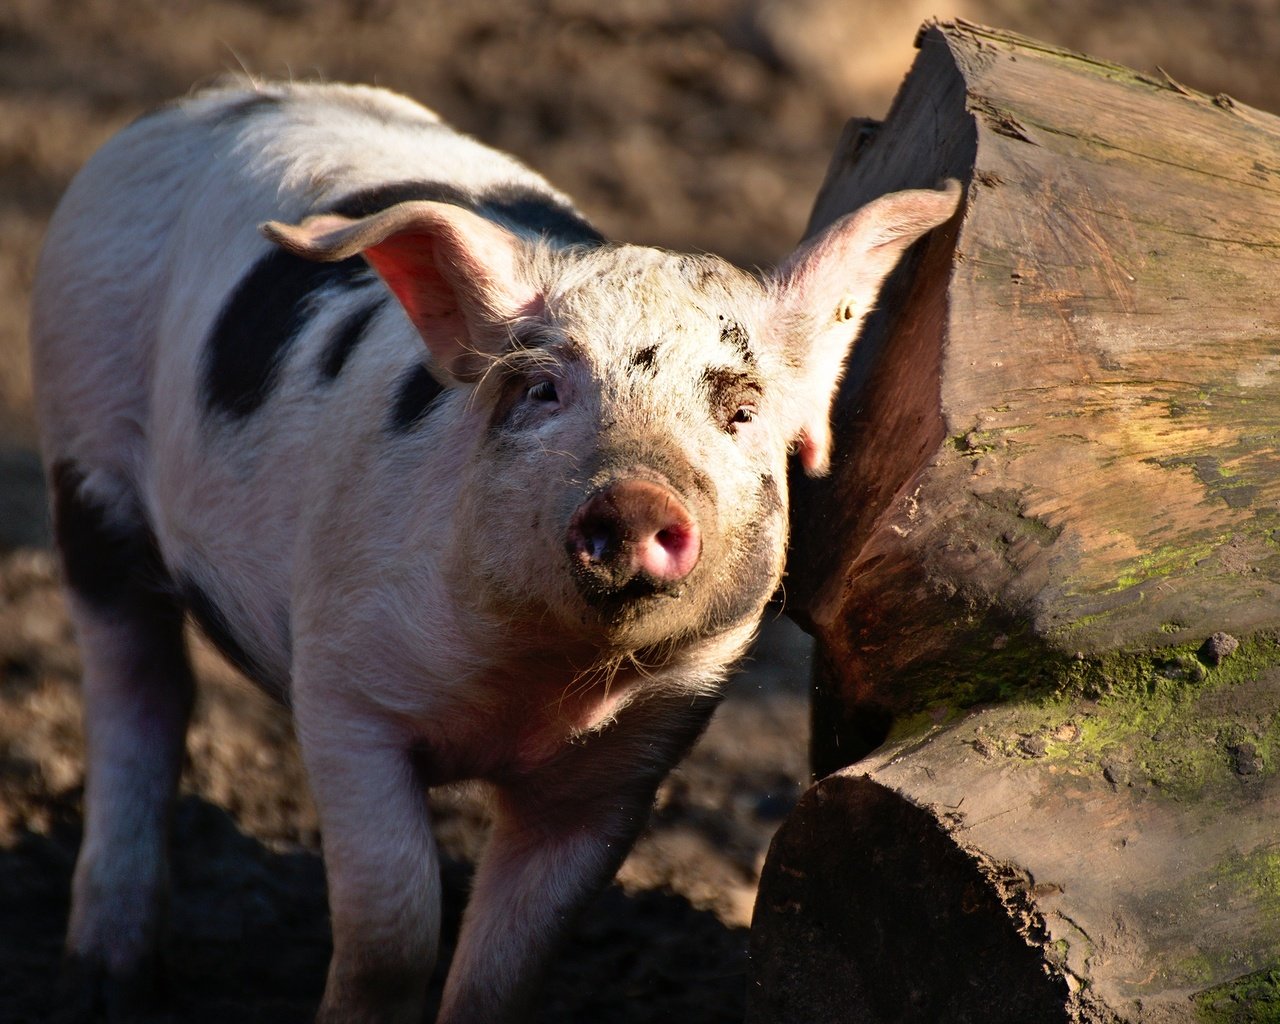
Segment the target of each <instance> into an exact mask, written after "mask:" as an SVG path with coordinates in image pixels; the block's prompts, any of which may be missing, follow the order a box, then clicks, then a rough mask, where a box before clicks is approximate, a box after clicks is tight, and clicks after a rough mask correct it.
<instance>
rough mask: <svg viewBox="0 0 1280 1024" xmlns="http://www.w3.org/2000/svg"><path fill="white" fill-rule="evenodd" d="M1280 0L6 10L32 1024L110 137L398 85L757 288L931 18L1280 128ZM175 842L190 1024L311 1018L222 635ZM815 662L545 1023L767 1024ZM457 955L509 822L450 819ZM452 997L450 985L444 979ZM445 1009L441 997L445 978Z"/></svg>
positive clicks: (5, 810)
mask: <svg viewBox="0 0 1280 1024" xmlns="http://www.w3.org/2000/svg"><path fill="white" fill-rule="evenodd" d="M1271 8H1272V5H1271V4H1270V2H1269V0H1209V2H1203V0H1173V2H1169V0H1164V2H1160V0H1141V2H1136V3H1131V4H1128V5H1114V4H1104V3H1102V2H1101V0H1087V2H1083V3H1078V4H1070V5H1068V4H1059V3H1050V2H1048V0H1043V2H1033V0H961V2H960V3H959V4H958V5H957V4H933V3H928V2H920V0H897V2H889V0H864V2H858V0H791V2H787V0H690V2H685V3H682V2H680V0H615V2H612V3H594V2H591V0H541V2H536V3H535V2H528V3H521V2H517V0H483V2H475V3H471V4H466V5H463V4H446V3H443V2H421V3H416V4H414V3H408V2H397V0H240V2H235V0H214V2H208V3H198V2H195V0H108V2H100V3H94V4H86V3H83V2H81V0H7V2H6V3H4V4H0V1024H8V1022H15V1024H16V1022H26V1021H41V1020H44V1019H45V1016H46V1011H45V1007H46V1005H47V998H48V993H49V991H50V987H51V985H52V983H53V979H54V977H55V974H56V970H57V964H58V951H59V946H60V942H61V937H62V932H63V930H64V928H65V921H66V913H67V889H68V884H69V878H70V872H71V868H72V864H73V860H74V856H75V851H76V846H77V842H78V838H79V827H80V795H81V786H82V781H83V779H82V760H81V731H80V725H79V718H78V715H79V708H78V694H77V678H78V665H79V662H78V657H77V654H76V652H75V648H74V644H73V640H72V637H71V634H70V630H69V626H68V623H67V619H66V616H65V612H64V609H63V605H62V601H61V598H60V596H59V594H58V592H57V582H56V577H57V571H56V568H55V565H54V562H53V559H52V557H51V555H50V554H49V552H48V550H47V536H48V531H47V520H46V517H45V513H44V497H43V490H42V486H41V482H40V472H39V461H38V458H37V456H36V454H35V451H36V438H35V433H34V428H33V425H32V414H31V398H30V376H29V372H28V369H27V362H26V328H25V320H26V304H27V296H28V293H29V290H30V284H31V276H32V273H33V267H34V262H35V256H36V252H37V250H38V246H39V240H40V237H41V234H42V232H43V228H44V224H45V222H46V221H47V219H48V216H49V214H50V212H51V211H52V208H53V206H54V204H55V203H56V201H57V198H58V196H59V195H60V194H61V192H62V190H63V189H64V188H65V186H66V184H67V182H68V181H69V180H70V177H71V176H72V174H74V172H75V171H76V169H77V168H78V167H79V166H80V164H81V163H83V161H84V160H85V159H86V158H87V156H88V155H89V154H90V153H91V152H92V150H93V149H94V148H95V147H96V146H97V145H98V144H100V143H101V142H102V141H103V140H104V139H105V138H106V137H107V136H108V135H110V134H111V133H112V132H113V131H115V130H116V129H118V128H119V127H120V126H122V125H123V124H125V123H126V122H128V121H129V120H130V119H132V118H133V117H135V116H136V115H137V114H139V113H140V112H142V111H144V110H146V109H147V108H149V107H151V106H153V105H155V104H157V103H159V102H162V101H164V100H166V99H168V98H170V97H172V96H175V95H181V94H183V93H186V92H187V91H189V90H190V89H191V88H192V87H193V85H198V84H200V83H204V82H208V81H210V80H212V79H214V78H216V77H217V76H219V75H220V74H223V73H226V72H228V71H237V70H241V69H244V70H248V71H250V72H252V73H254V74H259V75H263V76H293V77H298V78H309V77H316V76H322V77H325V78H329V79H338V80H360V81H372V82H376V83H378V84H382V85H385V86H389V87H392V88H395V89H398V90H400V91H403V92H406V93H408V94H410V95H412V96H414V97H415V98H418V99H420V100H422V101H423V102H426V103H428V104H429V105H431V106H434V107H435V108H437V109H438V110H439V111H440V112H441V113H442V114H444V115H445V116H446V117H447V118H448V119H450V120H452V121H453V122H454V123H456V124H457V125H459V126H460V127H461V128H463V129H464V130H467V131H469V132H472V133H474V134H476V135H478V136H480V137H481V138H482V139H484V140H486V141H488V142H491V143H493V144H496V145H498V146H500V147H503V148H505V149H508V150H510V151H512V152H514V153H516V154H517V155H518V156H520V157H521V158H523V159H525V160H526V161H528V162H529V163H531V164H532V165H533V166H535V167H537V168H538V169H539V170H541V171H543V172H544V173H546V174H547V175H548V176H549V177H550V178H551V180H552V181H554V182H555V183H556V184H558V185H559V186H561V187H562V188H564V189H565V190H566V191H568V192H569V193H570V194H572V195H574V196H575V197H576V198H577V199H578V200H579V202H580V204H581V206H582V208H583V209H584V210H585V211H586V213H587V214H588V216H590V217H591V218H592V219H593V220H594V221H595V222H596V223H597V224H598V225H599V226H600V227H601V228H602V229H603V230H604V231H605V232H606V234H609V235H611V236H613V237H618V238H625V239H628V240H632V241H639V242H647V243H653V244H660V245H664V246H668V247H672V248H691V249H708V250H714V251H718V252H721V253H723V254H724V255H726V256H728V257H729V258H731V259H734V260H736V261H738V262H740V263H742V264H744V265H748V266H750V265H767V264H769V263H772V262H773V261H775V260H776V259H778V258H779V257H780V256H781V255H783V254H784V253H785V252H786V251H787V250H788V249H789V248H790V246H791V245H793V244H794V242H795V240H796V238H798V237H799V234H800V232H801V230H802V228H803V224H804V221H805V218H806V216H807V213H808V206H809V203H810V201H811V199H812V196H813V194H814V192H815V190H816V188H817V186H818V183H819V182H820V180H821V178H822V175H823V172H824V170H825V166H826V161H827V158H828V155H829V153H830V149H831V147H832V145H833V143H834V141H835V139H836V137H837V135H838V132H839V128H840V125H841V124H842V122H843V120H844V119H845V118H846V117H848V116H851V115H855V114H862V115H867V114H870V115H876V114H881V113H883V112H884V110H885V109H886V108H887V106H888V102H889V100H890V98H891V97H892V94H893V92H894V89H895V88H896V86H897V84H898V82H899V81H900V79H901V77H902V75H903V74H904V73H905V71H906V69H907V67H908V66H909V63H910V60H911V55H912V49H911V42H912V38H913V36H914V32H915V27H916V25H917V24H918V23H919V22H920V21H921V20H923V19H924V18H925V17H927V16H929V15H934V14H936V15H943V16H951V15H955V14H962V15H964V16H966V17H969V18H971V19H974V20H983V21H987V22H990V23H993V24H999V25H1002V26H1004V27H1009V28H1014V29H1017V30H1021V31H1024V32H1027V33H1029V34H1032V35H1037V36H1040V37H1042V38H1047V39H1050V40H1052V41H1054V42H1058V43H1063V44H1066V45H1071V46H1076V47H1078V48H1082V49H1086V50H1088V51H1090V52H1093V53H1096V54H1098V55H1100V56H1105V57H1108V58H1111V59H1116V60H1120V61H1124V62H1127V63H1131V64H1135V65H1137V66H1139V67H1143V68H1151V67H1153V66H1155V65H1160V66H1161V67H1163V68H1164V69H1165V70H1166V71H1168V72H1169V73H1170V74H1171V75H1173V76H1174V77H1175V78H1178V79H1179V80H1181V81H1185V82H1187V83H1188V84H1190V85H1193V86H1196V87H1197V88H1200V89H1203V90H1205V91H1208V92H1218V91H1225V92H1228V93H1230V94H1232V95H1234V96H1236V97H1238V98H1240V99H1242V100H1244V101H1246V102H1248V103H1251V104H1253V105H1255V106H1260V107H1262V108H1264V109H1271V110H1278V109H1280V63H1278V62H1276V61H1275V60H1274V55H1275V54H1276V53H1277V52H1280V19H1276V18H1275V17H1274V15H1273V13H1272V10H1271ZM195 642H196V644H197V650H198V656H199V657H198V661H199V666H200V670H201V675H202V680H203V683H204V685H203V687H202V696H201V700H200V704H199V707H198V710H197V718H196V723H195V726H194V728H193V730H192V734H191V737H190V743H189V760H188V765H187V769H186V773H185V778H184V786H183V797H182V800H181V803H180V806H179V807H178V811H177V814H176V817H175V822H174V851H175V853H174V866H173V873H174V901H173V907H172V940H171V943H170V946H169V956H168V959H169V967H170V974H171V980H172V982H173V986H172V987H173V1012H172V1014H171V1016H170V1017H168V1018H167V1019H169V1020H172V1021H175V1022H195V1021H210V1022H212V1021H219V1022H222V1021H263V1022H266V1021H271V1022H281V1024H285V1022H291V1021H306V1020H309V1019H310V1014H311V1013H312V1011H313V1010H314V1007H315V1004H316V1001H317V1000H318V998H319V994H320V990H321V987H322V984H323V978H324V969H325V963H326V959H327V955H328V931H327V920H326V910H325V898H324V884H323V868H322V866H321V862H320V860H319V856H318V849H319V840H318V835H317V831H316V823H315V815H314V811H313V808H312V806H311V804H310V802H309V800H308V797H307V795H306V784H305V780H304V777H303V774H302V771H301V768H300V765H299V762H298V758H297V753H296V749H295V746H294V742H293V739H292V736H291V732H290V727H289V724H288V721H287V719H286V718H285V716H284V715H283V714H282V713H281V712H280V711H279V710H278V709H276V708H275V707H273V706H272V705H271V704H270V703H269V702H267V701H266V700H264V699H263V698H262V697H261V696H260V695H259V694H257V693H256V691H254V690H253V689H252V688H250V687H249V686H248V685H247V684H245V683H244V682H243V681H242V680H240V679H239V678H238V677H236V676H235V674H234V673H233V672H232V671H231V670H230V669H228V668H227V667H226V666H225V665H224V664H223V663H222V662H221V661H220V660H219V659H218V658H217V657H216V656H215V655H213V654H212V653H210V652H209V651H208V649H207V648H205V647H204V646H203V644H202V643H201V641H199V640H198V639H197V640H196V641H195ZM807 659H808V645H807V642H806V640H805V639H804V638H803V636H802V635H801V634H799V632H798V631H797V630H796V629H795V628H794V627H793V626H790V625H789V624H788V623H787V621H786V620H785V619H781V618H777V619H772V620H771V621H770V623H769V624H768V626H767V628H766V630H765V641H764V642H763V643H762V644H761V645H760V647H759V649H758V650H757V653H756V656H755V658H754V660H753V663H752V664H751V666H750V667H749V668H748V671H747V672H746V673H744V674H743V675H742V676H740V677H739V678H738V679H737V680H736V681H735V682H734V683H733V684H732V686H731V689H730V692H729V697H728V700H727V702H726V705H725V707H724V708H723V709H722V710H721V712H720V713H719V715H718V716H717V718H716V720H715V722H714V723H713V725H712V727H711V729H710V730H709V731H708V733H707V735H706V736H705V737H704V739H703V740H702V742H701V743H700V744H699V745H698V747H697V748H696V749H695V751H694V753H693V754H692V756H691V757H690V758H689V760H688V761H687V762H686V763H685V764H684V766H683V767H682V768H681V769H679V770H678V771H677V772H676V774H675V775H673V777H672V778H671V779H670V780H669V781H668V783H667V784H666V785H665V786H664V788H663V790H662V793H661V795H660V800H659V804H658V807H657V810H656V812H655V815H654V821H653V825H652V828H651V829H650V831H649V833H648V834H647V835H646V836H645V837H644V838H643V839H642V840H641V842H640V843H639V845H638V846H637V848H636V850H635V851H634V852H633V854H632V855H631V857H630V858H629V859H628V860H627V862H626V864H625V865H624V867H623V869H622V871H621V873H620V875H619V879H618V883H617V884H616V885H615V886H614V887H612V888H611V889H610V890H608V891H607V892H606V893H605V894H604V895H603V896H602V897H601V898H600V899H599V900H597V901H596V902H595V903H594V904H593V905H592V907H591V908H590V909H589V911H588V912H587V914H586V915H585V917H584V918H583V919H582V921H581V922H580V924H579V926H578V928H577V930H576V931H575V933H574V936H573V938H572V940H571V942H570V944H569V946H568V947H567V948H566V949H565V951H564V953H563V955H562V956H561V958H560V959H559V961H558V963H557V967H556V969H555V971H554V973H553V975H552V977H551V978H550V979H549V982H548V986H547V989H546V993H545V997H544V999H543V1001H542V1003H541V1008H540V1010H539V1015H538V1020H540V1021H546V1022H550V1021H570V1022H577V1021H582V1022H622V1024H626V1022H636V1024H639V1022H646V1021H658V1020H679V1021H684V1022H691V1024H697V1022H714V1021H725V1022H729V1021H740V1020H741V1019H742V1014H743V1006H744V988H745V979H746V935H747V931H746V928H747V925H748V924H749V921H750V915H751V908H752V900H753V895H754V891H755V884H756V880H757V877H758V873H759V869H760V866H761V863H762V861H763V857H764V854H765V851H766V849H767V845H768V841H769V838H770V836H771V835H772V832H773V830H774V829H775V828H776V826H777V824H778V823H779V822H780V821H781V819H782V818H783V817H784V816H785V815H786V813H787V811H788V809H789V808H790V807H791V806H792V805H793V803H794V802H795V800H796V798H797V797H798V795H799V793H800V792H801V790H802V788H803V787H804V785H805V784H806V783H807V778H806V754H805V742H806V732H807V724H806V722H807V706H806V700H805V694H806V686H807V676H808V668H807ZM434 803H435V808H436V813H437V820H438V823H439V829H438V831H439V835H440V840H441V845H442V848H443V850H444V852H445V854H446V856H447V863H446V868H445V877H446V888H447V907H446V910H447V913H446V924H445V932H446V949H445V954H446V959H447V954H448V951H449V950H448V942H449V941H451V937H452V932H453V930H454V929H455V928H456V924H457V917H458V914H459V912H460V907H461V903H462V900H463V898H464V894H465V890H466V885H467V880H468V877H469V870H470V868H469V865H470V864H471V863H472V862H473V860H474V857H475V855H476V852H477V851H478V849H479V848H480V846H481V845H482V843H483V836H484V812H483V806H482V804H481V803H479V802H478V801H477V800H476V799H474V797H472V796H470V795H468V794H467V793H465V792H464V793H444V794H440V795H438V796H437V797H436V798H435V800H434ZM438 973H439V972H438ZM436 991H437V994H438V987H437V990H436Z"/></svg>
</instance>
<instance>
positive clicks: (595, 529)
mask: <svg viewBox="0 0 1280 1024" xmlns="http://www.w3.org/2000/svg"><path fill="white" fill-rule="evenodd" d="M616 545H617V534H616V533H615V532H614V530H613V529H612V528H611V527H610V526H609V524H608V523H605V522H603V521H601V520H595V521H594V522H589V523H583V524H582V541H581V543H580V544H579V545H578V550H579V551H581V552H582V553H583V554H585V555H586V556H587V558H588V559H590V560H591V561H592V562H603V561H604V560H605V558H607V557H608V555H609V552H610V550H611V549H612V548H614V547H615V546H616Z"/></svg>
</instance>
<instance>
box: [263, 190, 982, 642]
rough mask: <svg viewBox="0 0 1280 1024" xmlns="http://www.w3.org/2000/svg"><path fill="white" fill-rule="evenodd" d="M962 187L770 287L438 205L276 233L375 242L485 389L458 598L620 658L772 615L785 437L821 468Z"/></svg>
mask: <svg viewBox="0 0 1280 1024" xmlns="http://www.w3.org/2000/svg"><path fill="white" fill-rule="evenodd" d="M957 200H958V188H957V187H949V188H947V189H944V190H942V191H938V192H933V191H913V192H902V193H895V194H893V195H890V196H886V197H884V198H882V199H880V200H877V201H876V202H875V203H872V204H870V205H869V206H867V207H864V208H863V209H862V210H861V211H859V212H858V213H856V214H853V215H851V216H850V217H847V218H845V219H844V220H842V221H839V222H837V223H836V224H835V225H833V226H832V227H831V228H829V229H827V231H825V232H824V233H822V234H821V235H819V236H818V237H817V238H815V239H814V240H812V241H811V242H810V243H808V244H806V245H805V246H803V247H802V248H801V249H799V250H797V252H796V253H794V254H793V255H792V256H791V257H790V258H789V259H788V260H787V261H786V262H785V263H784V264H783V265H782V266H781V267H779V269H778V270H777V271H776V272H775V273H774V274H773V275H771V276H769V277H766V278H765V279H763V280H759V279H756V278H754V277H751V276H749V275H747V274H745V273H743V272H742V271H739V270H737V269H736V268H734V267H732V266H730V265H729V264H727V263H725V262H724V261H722V260H719V259H717V258H715V257H710V256H682V255H674V254H670V253H666V252H662V251H659V250H655V249H647V248H641V247H635V246H598V247H586V248H582V247H579V248H567V249H556V248H552V247H550V246H548V245H547V244H545V243H533V242H530V241H529V240H527V239H522V238H519V237H517V236H515V235H513V234H512V233H510V232H508V231H507V230H505V229H504V228H502V227H500V226H498V225H496V224H494V223H492V222H490V221H488V220H485V219H482V218H480V217H478V216H476V215H475V214H472V213H470V212H468V211H466V210H463V209H461V208H459V207H455V206H449V205H445V204H438V203H425V202H423V203H406V204H403V205H402V206H399V207H395V208H392V209H390V210H387V211H384V212H383V213H380V214H376V215H374V216H372V217H369V218H366V219H364V220H362V221H355V222H351V221H346V220H343V219H342V218H336V217H330V216H325V217H319V218H313V219H311V220H309V221H306V222H304V224H303V225H301V226H299V227H296V228H290V227H284V226H282V225H269V226H268V228H267V232H268V234H269V235H271V236H272V237H274V238H276V240H278V241H280V242H281V243H282V244H285V245H286V246H287V247H288V248H290V249H292V250H293V251H295V252H298V253H299V254H301V255H306V256H310V257H312V258H321V259H341V258H345V257H347V256H349V255H351V254H352V253H354V252H363V254H364V255H365V257H366V259H367V260H368V261H369V262H370V263H371V264H372V265H373V267H374V268H375V269H376V270H377V271H378V272H379V274H380V275H381V276H382V277H383V279H384V280H385V281H386V282H387V284H388V286H389V287H390V288H391V290H392V291H393V292H394V293H395V294H396V296H397V298H399V300H400V301H401V303H402V305H403V306H404V308H405V310H406V312H407V313H408V315H409V318H410V320H411V321H412V322H413V323H414V325H415V326H416V327H417V329H418V331H419V333H420V334H421V335H422V338H423V340H424V341H425V342H426V344H427V347H428V349H429V350H430V353H431V356H432V364H431V365H432V369H433V372H435V373H436V374H437V375H438V376H439V377H440V378H441V380H442V381H443V382H444V383H446V384H449V385H451V386H456V387H462V388H468V389H471V394H470V395H469V400H468V402H467V403H466V408H467V413H466V415H467V416H468V418H469V419H470V421H471V422H470V429H469V430H468V431H467V434H468V436H469V437H471V438H473V439H474V444H475V448H474V454H473V457H471V458H470V459H469V460H468V461H467V463H466V468H465V470H464V473H465V479H464V480H463V481H462V486H461V488H460V494H461V498H460V502H459V505H458V508H457V516H456V523H455V524H454V531H453V537H454V542H453V543H452V545H451V546H450V552H451V554H450V559H451V564H450V565H448V566H445V567H443V568H444V570H445V571H446V572H447V573H448V575H449V576H450V577H451V578H453V579H455V580H456V581H457V584H456V589H457V590H458V591H459V594H460V598H462V599H465V600H467V601H469V602H470V601H475V602H477V603H478V607H477V609H476V610H477V611H480V612H483V613H488V614H491V615H500V616H502V617H504V618H505V619H506V620H508V621H510V622H512V623H519V624H524V625H525V626H526V627H527V628H530V629H533V630H535V631H543V632H546V633H549V634H553V635H556V636H558V637H566V638H576V639H578V640H581V641H584V642H586V643H588V644H590V645H593V646H597V647H603V648H606V649H608V650H611V651H613V652H619V653H620V652H624V651H626V652H634V651H637V650H640V649H643V648H647V647H653V646H654V645H659V644H662V643H663V642H665V641H668V640H679V639H684V638H692V637H696V636H703V635H711V634H714V633H716V632H719V631H721V630H723V629H726V628H728V627H730V626H732V625H735V624H737V623H739V622H741V621H742V620H744V619H746V618H749V617H752V616H755V615H757V614H758V613H759V611H760V609H761V607H762V606H763V604H764V602H765V601H767V600H768V598H769V596H770V594H771V593H772V592H773V590H774V589H775V588H776V586H777V584H778V581H779V579H780V577H781V572H782V565H783V559H784V552H785V544H786V532H787V524H786V458H787V453H788V452H789V451H791V450H796V451H798V453H799V456H800V460H801V462H802V464H803V465H804V467H805V469H806V470H807V471H809V472H811V473H820V472H823V471H824V470H825V468H826V465H827V460H828V449H829V428H828V419H829V413H830V406H831V399H832V395H833V393H834V391H835V387H836V385H837V383H838V381H839V377H840V373H841V368H842V366H843V363H844V359H845V356H846V355H847V352H848V349H849V346H850V344H851V343H852V341H853V339H854V337H855V336H856V334H857V331H858V328H859V327H860V325H861V322H862V319H863V317H864V316H865V313H866V311H867V310H868V309H869V308H870V306H871V304H872V302H873V300H874V297H875V293H876V291H877V289H878V287H879V284H880V281H881V280H882V279H883V277H884V275H885V274H886V273H887V272H888V271H889V270H890V269H891V268H892V267H893V265H894V263H895V262H896V261H897V258H898V256H899V255H900V253H901V252H902V250H903V249H905V248H906V246H907V245H909V244H910V243H911V242H912V241H914V240H915V239H916V238H917V237H919V236H920V235H921V234H922V233H923V232H924V231H927V230H928V229H929V228H931V227H933V226H935V225H936V224H938V223H941V222H942V221H943V220H945V219H946V218H947V217H948V216H950V214H951V213H952V212H953V211H954V209H955V206H956V202H957ZM464 594H465V598H464V597H463V595H464Z"/></svg>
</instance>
